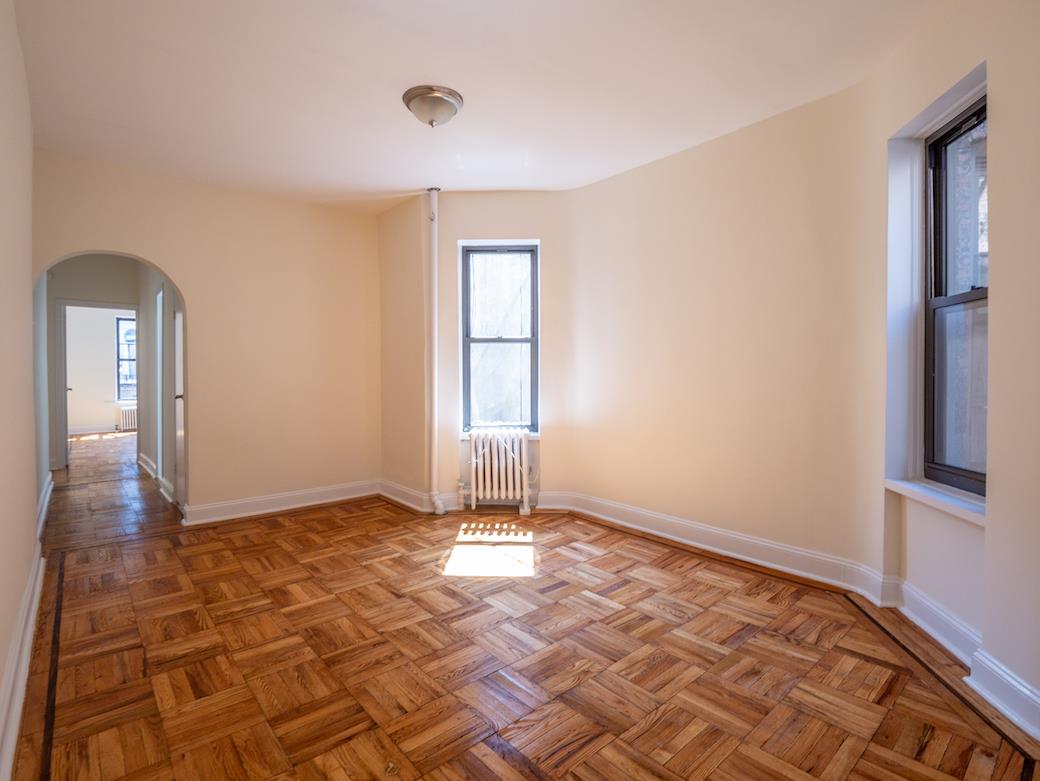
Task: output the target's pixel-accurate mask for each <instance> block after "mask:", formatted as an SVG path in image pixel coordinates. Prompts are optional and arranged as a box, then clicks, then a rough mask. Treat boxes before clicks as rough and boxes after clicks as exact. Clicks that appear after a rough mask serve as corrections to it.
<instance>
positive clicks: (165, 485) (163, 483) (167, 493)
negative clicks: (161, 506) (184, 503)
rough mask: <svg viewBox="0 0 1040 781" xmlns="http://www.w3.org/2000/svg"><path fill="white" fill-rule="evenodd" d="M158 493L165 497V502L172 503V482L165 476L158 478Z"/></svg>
mask: <svg viewBox="0 0 1040 781" xmlns="http://www.w3.org/2000/svg"><path fill="white" fill-rule="evenodd" d="M159 493H161V494H162V496H163V499H165V500H166V501H167V502H169V503H170V504H174V501H173V483H171V482H170V481H169V480H167V479H166V478H165V477H160V478H159Z"/></svg>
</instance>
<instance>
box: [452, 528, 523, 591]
mask: <svg viewBox="0 0 1040 781" xmlns="http://www.w3.org/2000/svg"><path fill="white" fill-rule="evenodd" d="M533 542H534V533H533V532H531V531H528V530H526V529H522V528H520V527H519V526H517V525H516V524H515V523H507V522H495V521H489V522H477V523H464V524H462V525H461V526H460V527H459V533H458V535H456V537H455V546H454V547H453V548H452V549H451V554H450V555H449V556H448V561H447V562H446V563H445V565H444V574H445V575H448V576H454V577H463V578H466V577H469V578H487V577H501V578H530V577H534V545H533V544H532V543H533Z"/></svg>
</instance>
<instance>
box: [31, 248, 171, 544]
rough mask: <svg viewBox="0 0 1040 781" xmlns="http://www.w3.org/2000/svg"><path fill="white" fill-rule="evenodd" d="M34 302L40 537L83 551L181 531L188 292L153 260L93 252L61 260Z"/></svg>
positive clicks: (44, 277)
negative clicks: (42, 496) (126, 537)
mask: <svg viewBox="0 0 1040 781" xmlns="http://www.w3.org/2000/svg"><path fill="white" fill-rule="evenodd" d="M33 304H34V306H33V310H34V320H35V331H34V355H35V368H36V373H35V374H36V376H35V380H36V382H35V384H36V416H37V421H36V430H37V440H38V442H37V444H38V451H39V452H40V453H41V457H40V460H39V463H38V465H37V471H38V479H39V481H40V482H41V488H42V489H43V490H44V491H47V490H50V491H51V492H52V493H51V498H50V503H49V512H48V513H47V514H46V518H47V530H46V532H45V534H44V536H42V537H41V539H43V540H44V542H45V545H47V546H48V547H78V546H80V545H82V544H88V543H90V542H91V541H93V542H95V543H97V542H102V541H104V540H110V539H117V538H118V537H120V536H122V534H124V533H125V534H140V533H142V532H144V533H147V532H149V531H161V530H166V529H168V528H172V527H174V526H175V525H179V522H180V508H181V507H183V506H184V505H186V504H187V497H188V470H187V457H188V452H187V451H188V436H187V410H186V404H187V394H186V392H185V388H186V381H187V377H186V360H185V358H186V339H185V334H186V312H185V300H184V296H183V295H182V293H181V291H180V289H179V288H178V287H177V285H176V284H175V283H174V282H173V280H172V279H170V277H169V276H168V275H167V274H166V273H165V272H163V271H162V270H161V269H160V268H159V267H157V266H156V265H155V264H153V263H151V262H149V261H147V260H146V259H144V258H140V257H136V256H133V255H129V254H126V253H118V252H96V251H91V252H82V253H75V254H72V255H69V256H66V257H63V258H60V259H58V260H57V261H55V262H54V263H53V264H51V265H50V266H49V267H48V268H47V269H46V270H45V271H44V272H43V273H42V274H41V275H40V277H39V278H38V279H37V281H36V283H35V288H34V295H33ZM108 321H111V322H108ZM106 328H108V330H107V331H106V330H105V329H106ZM106 339H107V342H106ZM73 380H75V381H73ZM87 410H89V413H88V412H87ZM40 531H41V532H43V529H41V530H40Z"/></svg>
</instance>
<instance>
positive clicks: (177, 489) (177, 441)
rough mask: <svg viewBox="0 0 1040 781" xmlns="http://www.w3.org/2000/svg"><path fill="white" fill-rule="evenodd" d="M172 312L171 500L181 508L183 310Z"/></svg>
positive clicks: (183, 466) (183, 480)
mask: <svg viewBox="0 0 1040 781" xmlns="http://www.w3.org/2000/svg"><path fill="white" fill-rule="evenodd" d="M179 304H180V302H179V301H178V302H177V306H176V307H175V308H174V310H173V393H174V395H173V410H174V448H175V450H174V452H175V456H174V460H175V463H174V467H173V498H174V501H176V502H177V503H178V504H180V505H181V506H183V505H184V504H185V502H186V501H187V495H186V494H187V486H186V483H187V477H188V474H187V473H188V470H187V462H186V461H185V459H184V310H183V309H181V308H180V306H179Z"/></svg>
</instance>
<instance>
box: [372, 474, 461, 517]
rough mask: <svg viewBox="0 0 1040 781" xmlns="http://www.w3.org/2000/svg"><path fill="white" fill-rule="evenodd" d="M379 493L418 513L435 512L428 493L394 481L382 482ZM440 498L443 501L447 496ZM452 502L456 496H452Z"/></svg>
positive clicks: (380, 482) (441, 495) (442, 495)
mask: <svg viewBox="0 0 1040 781" xmlns="http://www.w3.org/2000/svg"><path fill="white" fill-rule="evenodd" d="M378 493H379V494H381V495H383V496H385V497H386V498H387V499H391V500H393V501H395V502H397V503H398V504H403V505H404V506H405V507H408V508H410V509H412V510H415V511H416V512H419V513H432V512H433V502H432V501H431V500H430V494H429V492H428V491H417V490H416V489H414V488H409V487H408V486H406V485H401V484H400V483H395V482H393V481H392V480H380V481H379V490H378ZM439 496H440V497H441V498H442V499H443V497H444V496H446V494H439ZM452 501H453V502H454V494H453V495H452Z"/></svg>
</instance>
